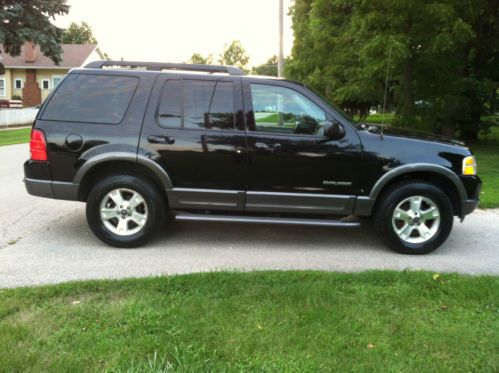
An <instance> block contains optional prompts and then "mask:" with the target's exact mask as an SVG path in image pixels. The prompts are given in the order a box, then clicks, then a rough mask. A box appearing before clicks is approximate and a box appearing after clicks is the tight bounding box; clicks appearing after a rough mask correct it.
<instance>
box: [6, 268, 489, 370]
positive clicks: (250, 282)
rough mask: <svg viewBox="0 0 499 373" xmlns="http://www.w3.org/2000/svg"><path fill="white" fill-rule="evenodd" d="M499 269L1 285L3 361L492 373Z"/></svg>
mask: <svg viewBox="0 0 499 373" xmlns="http://www.w3.org/2000/svg"><path fill="white" fill-rule="evenodd" d="M498 294H499V278H498V277H491V276H477V277H468V276H459V275H455V274H448V275H447V274H446V275H440V276H438V275H433V274H432V273H428V272H407V271H405V272H365V273H356V274H351V273H350V274H349V273H343V274H341V273H323V272H252V273H206V274H195V275H187V276H174V277H161V278H150V279H141V280H137V279H134V280H123V281H92V282H83V283H70V284H64V285H59V286H49V287H42V288H31V289H29V288H24V289H14V290H2V291H0V346H1V348H0V371H26V372H28V371H29V372H60V371H64V372H79V371H109V372H126V371H128V372H139V371H141V372H142V371H154V372H160V371H217V372H218V371H296V372H302V371H303V372H305V371H310V372H315V371H330V370H336V371H342V372H348V371H356V372H364V371H383V372H401V371H413V372H416V371H421V372H429V371H438V372H445V371H447V372H454V371H475V372H476V371H481V372H485V371H489V372H492V371H497V369H498V368H499V365H498V356H499V355H498V354H497V351H498V348H499V319H498V315H499V297H498Z"/></svg>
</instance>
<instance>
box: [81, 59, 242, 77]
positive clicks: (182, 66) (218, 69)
mask: <svg viewBox="0 0 499 373" xmlns="http://www.w3.org/2000/svg"><path fill="white" fill-rule="evenodd" d="M104 67H126V68H130V69H136V68H144V69H145V70H151V71H163V70H184V71H201V72H207V73H211V74H213V73H225V74H229V75H244V72H243V71H242V70H240V69H238V68H236V67H232V66H222V65H197V64H189V63H164V62H137V61H94V62H90V63H89V64H87V65H86V66H85V68H86V69H102V68H104Z"/></svg>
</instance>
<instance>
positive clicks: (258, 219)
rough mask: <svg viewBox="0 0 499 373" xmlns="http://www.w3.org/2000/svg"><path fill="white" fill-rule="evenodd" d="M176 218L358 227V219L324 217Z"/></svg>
mask: <svg viewBox="0 0 499 373" xmlns="http://www.w3.org/2000/svg"><path fill="white" fill-rule="evenodd" d="M175 219H176V220H182V221H218V222H233V223H256V224H262V223H263V224H284V225H311V226H319V227H358V226H360V222H358V221H342V220H326V219H296V218H272V217H256V216H231V215H202V214H188V213H178V214H177V215H176V216H175Z"/></svg>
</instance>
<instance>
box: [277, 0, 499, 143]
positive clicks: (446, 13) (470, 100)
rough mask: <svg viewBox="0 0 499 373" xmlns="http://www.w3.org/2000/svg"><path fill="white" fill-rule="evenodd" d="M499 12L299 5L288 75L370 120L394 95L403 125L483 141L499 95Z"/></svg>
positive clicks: (448, 2)
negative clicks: (374, 108) (485, 119)
mask: <svg viewBox="0 0 499 373" xmlns="http://www.w3.org/2000/svg"><path fill="white" fill-rule="evenodd" d="M498 3H499V2H498V1H497V0H418V1H414V0H370V1H363V0H296V1H295V4H294V6H293V8H292V11H291V14H292V17H293V30H294V34H295V43H294V46H293V51H292V59H291V61H290V62H289V63H288V66H287V68H286V74H287V76H290V77H292V78H296V79H299V80H303V81H305V82H306V83H308V84H310V85H312V86H313V87H315V88H317V89H319V90H320V91H322V92H323V93H324V94H326V96H328V97H329V98H331V99H332V100H334V101H336V102H338V103H339V104H340V105H341V106H342V107H344V108H345V109H347V111H349V112H351V113H359V114H361V115H362V114H365V113H366V112H367V110H368V109H369V106H370V105H374V104H379V103H380V102H381V101H382V98H383V92H384V90H385V88H386V89H387V90H388V92H389V95H388V101H389V105H392V104H393V105H395V107H396V123H397V124H398V125H400V126H410V127H417V128H421V129H430V130H434V131H438V132H442V133H444V134H447V135H450V136H453V135H456V134H459V135H460V136H462V137H463V138H465V139H476V137H477V133H478V130H479V128H480V126H481V125H482V124H481V121H480V117H481V115H483V114H484V113H487V112H488V111H489V110H490V108H492V107H493V106H494V104H493V103H494V100H495V98H494V97H495V95H496V92H497V88H498V86H499V85H498V84H499V83H498V81H499V77H498V75H499V69H497V66H498V58H499V29H498V27H499V26H498ZM389 56H390V57H389ZM389 58H390V64H391V69H390V77H389V80H388V87H385V74H386V71H387V65H388V60H389Z"/></svg>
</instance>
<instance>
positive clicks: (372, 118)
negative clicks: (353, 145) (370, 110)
mask: <svg viewBox="0 0 499 373" xmlns="http://www.w3.org/2000/svg"><path fill="white" fill-rule="evenodd" d="M356 119H357V120H358V119H359V118H356ZM394 119H395V114H393V113H387V114H385V115H384V116H383V115H382V114H371V115H369V116H368V117H367V118H366V123H372V124H381V122H382V120H383V123H385V124H392V123H393V120H394Z"/></svg>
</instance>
